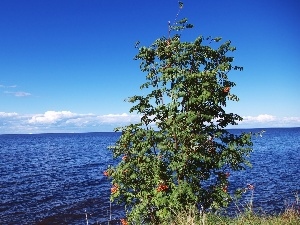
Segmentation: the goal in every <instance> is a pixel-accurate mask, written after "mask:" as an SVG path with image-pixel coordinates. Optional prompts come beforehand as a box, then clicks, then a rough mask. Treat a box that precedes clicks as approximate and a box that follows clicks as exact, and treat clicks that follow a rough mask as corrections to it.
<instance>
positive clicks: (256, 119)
mask: <svg viewBox="0 0 300 225" xmlns="http://www.w3.org/2000/svg"><path fill="white" fill-rule="evenodd" d="M243 119H244V121H243V122H246V123H247V122H259V123H265V122H272V121H275V120H276V117H275V116H272V115H268V114H262V115H258V116H243Z"/></svg>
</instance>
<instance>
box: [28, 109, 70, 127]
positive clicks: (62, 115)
mask: <svg viewBox="0 0 300 225" xmlns="http://www.w3.org/2000/svg"><path fill="white" fill-rule="evenodd" d="M75 115H76V114H75V113H71V112H70V111H61V112H56V111H47V112H45V113H44V114H37V115H34V116H32V117H31V119H29V121H28V122H29V123H33V124H36V123H37V124H43V123H44V124H51V123H57V122H58V121H60V120H63V119H68V118H72V117H74V116H75Z"/></svg>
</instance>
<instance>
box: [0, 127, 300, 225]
mask: <svg viewBox="0 0 300 225" xmlns="http://www.w3.org/2000/svg"><path fill="white" fill-rule="evenodd" d="M261 130H264V131H265V132H264V133H263V134H262V136H260V135H257V136H254V137H253V143H254V146H253V152H252V154H251V157H250V161H251V163H252V168H249V169H246V170H245V171H242V172H232V173H231V175H230V177H229V182H230V186H229V191H231V189H232V190H233V189H234V188H237V187H240V188H245V190H246V188H247V185H249V184H251V185H253V186H254V189H253V192H252V191H247V192H246V193H245V194H244V197H243V198H242V199H240V200H239V202H236V203H235V205H234V206H231V209H230V210H231V211H234V212H237V211H238V210H240V208H245V207H247V205H248V204H249V201H250V200H252V202H253V209H254V210H257V211H260V212H262V213H265V214H274V213H281V212H283V211H284V209H286V208H287V207H292V206H293V205H295V204H298V205H299V202H298V203H297V201H299V196H300V128H268V129H244V130H243V129H240V130H238V129H234V130H231V131H232V132H233V133H238V132H259V131H261ZM119 137H120V133H114V132H103V133H101V132H100V133H72V134H69V133H68V134H57V133H56V134H5V135H0V224H5V225H9V224H20V225H24V224H30V225H31V224H40V225H42V224H49V225H50V224H51V225H52V224H71V225H72V224H74V225H75V224H90V225H91V224H119V222H118V221H119V220H120V218H122V217H124V210H123V207H122V206H119V205H116V204H114V203H111V202H110V200H109V198H110V187H111V184H110V181H109V180H107V178H106V177H105V176H104V175H103V171H105V169H106V168H107V167H108V165H114V164H116V163H117V161H116V160H114V159H113V157H112V153H111V152H110V151H109V150H108V149H107V147H108V146H110V145H113V144H114V143H115V142H116V141H117V140H118V139H119Z"/></svg>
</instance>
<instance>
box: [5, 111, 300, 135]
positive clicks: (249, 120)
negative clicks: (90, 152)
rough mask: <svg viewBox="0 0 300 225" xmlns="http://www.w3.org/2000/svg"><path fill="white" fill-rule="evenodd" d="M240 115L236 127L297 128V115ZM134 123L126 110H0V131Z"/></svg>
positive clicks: (137, 118)
mask: <svg viewBox="0 0 300 225" xmlns="http://www.w3.org/2000/svg"><path fill="white" fill-rule="evenodd" d="M243 118H244V120H243V121H241V122H240V123H239V125H238V126H235V128H268V127H300V117H276V116H273V115H268V114H262V115H258V116H243ZM137 122H140V116H138V115H132V114H126V113H123V114H107V115H96V114H92V113H88V114H79V113H73V112H70V111H47V112H45V113H43V114H34V115H21V114H18V113H16V112H0V134H14V133H52V132H54V133H64V132H66V133H70V132H98V131H99V132H101V131H113V129H114V128H116V127H119V126H125V125H128V124H130V123H137ZM231 128H232V127H231Z"/></svg>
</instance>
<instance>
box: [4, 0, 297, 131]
mask: <svg viewBox="0 0 300 225" xmlns="http://www.w3.org/2000/svg"><path fill="white" fill-rule="evenodd" d="M183 3H184V7H183V9H181V11H180V13H179V15H178V17H177V18H178V19H180V18H184V17H187V18H188V19H189V22H190V23H192V24H193V25H194V28H193V29H190V30H186V31H184V32H183V33H182V38H184V39H185V40H187V41H194V40H195V39H196V38H197V37H198V36H200V35H203V36H212V37H222V38H223V40H224V41H226V40H231V42H232V45H233V46H235V47H236V48H237V51H235V52H234V53H232V54H233V56H234V58H235V59H234V63H235V64H236V65H239V66H243V67H244V71H243V72H239V73H235V72H233V73H232V74H230V73H229V78H230V80H232V81H234V82H235V83H236V84H237V86H236V87H234V88H232V90H231V92H232V93H234V94H236V95H237V96H238V97H239V98H240V101H239V102H232V103H229V104H228V106H227V108H226V110H227V111H228V112H233V113H237V114H239V115H240V116H242V117H243V118H244V120H243V121H242V122H240V124H239V125H238V126H237V127H236V128H267V127H300V101H299V97H300V95H299V90H300V89H299V84H300V78H299V77H300V76H299V75H300V74H299V70H298V69H299V65H300V42H299V35H300V13H299V12H300V1H298V0H286V1H282V0H243V1H240V0H226V1H225V0H215V1H208V0H206V1H204V0H184V1H183ZM178 10H179V7H178V1H177V0H164V1H160V0H151V1H141V0H128V1H124V0H109V1H104V0H88V1H87V0H44V1H40V0H26V1H23V0H1V1H0V134H9V133H51V132H98V131H99V132H100V131H113V129H114V128H115V127H118V126H123V125H127V124H129V123H135V122H138V121H139V115H136V114H135V113H131V114H130V113H129V109H130V108H131V107H132V104H130V103H128V102H125V101H124V99H126V98H127V97H129V96H133V95H139V94H142V93H141V91H140V88H139V87H140V85H141V84H142V83H143V82H144V81H145V76H146V74H144V73H142V72H141V71H140V70H139V63H140V62H139V61H135V60H133V58H134V56H135V55H136V54H137V49H136V48H134V47H135V46H134V45H135V43H136V42H137V41H140V42H141V45H145V46H149V45H150V44H151V43H153V41H155V40H156V39H157V38H160V37H163V36H167V35H168V21H171V23H173V22H174V21H175V18H176V15H177V13H178Z"/></svg>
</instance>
